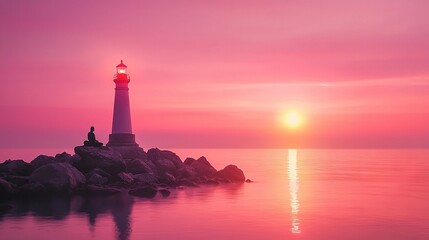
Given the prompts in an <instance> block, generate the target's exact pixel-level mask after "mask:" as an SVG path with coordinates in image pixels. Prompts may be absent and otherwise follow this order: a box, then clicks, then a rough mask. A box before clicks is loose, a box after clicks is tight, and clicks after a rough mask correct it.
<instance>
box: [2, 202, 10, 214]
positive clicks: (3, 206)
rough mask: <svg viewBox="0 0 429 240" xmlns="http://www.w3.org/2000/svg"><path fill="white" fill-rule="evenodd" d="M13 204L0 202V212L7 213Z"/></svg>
mask: <svg viewBox="0 0 429 240" xmlns="http://www.w3.org/2000/svg"><path fill="white" fill-rule="evenodd" d="M12 208H13V206H12V205H11V204H7V203H0V214H3V213H7V212H8V211H9V210H11V209H12Z"/></svg>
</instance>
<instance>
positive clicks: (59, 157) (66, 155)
mask: <svg viewBox="0 0 429 240" xmlns="http://www.w3.org/2000/svg"><path fill="white" fill-rule="evenodd" d="M71 158H72V155H70V154H69V153H66V152H62V153H58V154H57V155H55V159H57V160H58V162H69V160H70V159H71Z"/></svg>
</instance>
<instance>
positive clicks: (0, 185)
mask: <svg viewBox="0 0 429 240" xmlns="http://www.w3.org/2000/svg"><path fill="white" fill-rule="evenodd" d="M14 191H15V186H14V185H13V184H12V183H10V182H8V181H6V180H3V179H1V178H0V199H4V198H8V197H10V196H11V195H12V194H13V193H14Z"/></svg>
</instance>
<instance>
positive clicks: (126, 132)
mask: <svg viewBox="0 0 429 240" xmlns="http://www.w3.org/2000/svg"><path fill="white" fill-rule="evenodd" d="M113 82H115V85H116V87H115V104H114V106H113V123H112V134H110V135H109V142H108V143H107V146H108V147H111V148H113V149H115V150H118V151H119V152H121V154H123V153H126V152H128V151H129V150H133V149H135V148H139V145H138V144H137V143H136V140H135V135H134V134H133V131H132V127H131V111H130V98H129V88H128V83H130V75H129V74H128V73H127V66H126V65H125V64H124V63H123V62H122V60H121V63H120V64H119V65H118V66H116V73H115V75H114V78H113ZM139 149H140V148H139ZM123 155H124V154H123Z"/></svg>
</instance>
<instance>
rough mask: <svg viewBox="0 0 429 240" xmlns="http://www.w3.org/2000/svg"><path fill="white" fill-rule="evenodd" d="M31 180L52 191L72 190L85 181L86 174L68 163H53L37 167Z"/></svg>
mask: <svg viewBox="0 0 429 240" xmlns="http://www.w3.org/2000/svg"><path fill="white" fill-rule="evenodd" d="M30 181H31V182H35V183H40V184H42V185H43V186H44V187H45V188H46V189H47V190H48V191H50V192H70V191H73V190H75V189H76V188H77V187H79V186H80V185H82V184H84V183H85V176H84V175H83V174H82V173H81V172H80V171H79V170H77V169H76V168H74V167H73V166H72V165H70V164H68V163H52V164H47V165H45V166H42V167H40V168H38V169H36V170H35V171H34V172H33V173H32V174H31V176H30Z"/></svg>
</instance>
